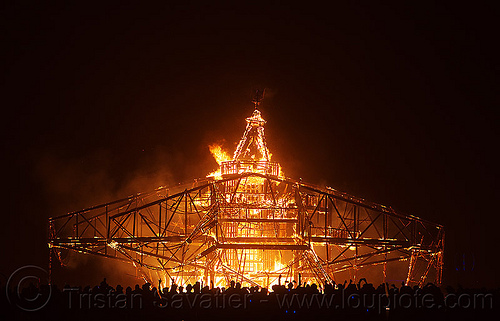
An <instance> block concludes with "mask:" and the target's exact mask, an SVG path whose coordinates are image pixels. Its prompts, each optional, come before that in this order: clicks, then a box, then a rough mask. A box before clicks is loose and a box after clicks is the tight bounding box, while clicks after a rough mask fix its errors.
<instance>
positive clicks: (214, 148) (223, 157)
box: [208, 144, 232, 165]
mask: <svg viewBox="0 0 500 321" xmlns="http://www.w3.org/2000/svg"><path fill="white" fill-rule="evenodd" d="M208 148H209V149H210V153H212V156H213V157H214V158H215V161H216V162H217V164H219V165H221V164H222V162H225V161H230V160H231V159H232V158H231V156H229V154H228V153H227V152H226V151H224V150H222V146H221V145H219V144H212V145H208Z"/></svg>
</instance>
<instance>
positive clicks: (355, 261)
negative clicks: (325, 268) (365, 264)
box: [353, 206, 359, 282]
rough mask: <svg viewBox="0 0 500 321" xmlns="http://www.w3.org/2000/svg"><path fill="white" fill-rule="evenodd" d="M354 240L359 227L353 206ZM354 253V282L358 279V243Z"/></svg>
mask: <svg viewBox="0 0 500 321" xmlns="http://www.w3.org/2000/svg"><path fill="white" fill-rule="evenodd" d="M353 213H354V238H355V239H357V238H358V225H359V210H358V207H357V206H354V210H353ZM355 246H356V252H355V254H354V281H355V282H356V280H357V279H358V242H356V245H355Z"/></svg>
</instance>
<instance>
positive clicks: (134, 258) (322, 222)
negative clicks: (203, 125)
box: [49, 100, 444, 287]
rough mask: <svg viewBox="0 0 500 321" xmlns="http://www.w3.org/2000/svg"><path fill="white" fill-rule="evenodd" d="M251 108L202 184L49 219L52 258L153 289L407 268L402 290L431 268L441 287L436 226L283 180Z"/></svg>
mask: <svg viewBox="0 0 500 321" xmlns="http://www.w3.org/2000/svg"><path fill="white" fill-rule="evenodd" d="M258 102H259V100H256V101H254V103H255V110H254V111H253V113H252V115H251V116H250V117H248V118H246V123H247V124H246V128H245V131H244V134H243V136H242V138H241V139H240V141H239V143H238V145H237V147H236V149H235V151H234V153H233V155H232V156H230V155H231V154H230V153H229V151H227V150H225V149H224V148H223V146H222V145H221V144H211V145H209V146H208V149H209V150H210V152H211V153H212V155H213V157H214V159H215V161H216V162H217V164H218V165H219V168H218V169H217V170H215V171H214V172H212V173H210V174H208V175H207V177H206V179H202V180H195V181H194V182H193V183H189V184H186V185H179V186H175V187H171V188H167V187H161V188H158V189H157V190H155V191H154V192H152V193H144V194H137V195H135V196H132V197H129V198H125V199H122V200H118V201H114V202H109V203H106V204H102V205H99V206H94V207H92V208H88V209H85V210H81V211H78V212H72V213H68V214H66V215H62V216H59V217H56V218H51V219H50V220H49V225H50V231H51V234H50V238H49V240H50V242H49V247H50V249H51V251H60V250H64V249H66V250H73V251H77V252H79V253H91V254H96V255H100V256H105V257H109V258H117V259H120V260H122V261H123V260H125V261H128V262H130V263H132V264H133V266H134V267H135V268H136V269H137V270H138V271H140V272H141V273H142V276H143V277H145V278H146V279H147V280H148V281H150V283H151V282H156V281H154V280H158V279H161V280H162V282H161V284H160V287H163V286H169V285H170V284H172V282H174V283H176V284H178V285H183V286H184V285H186V284H188V283H191V284H193V283H195V282H197V281H200V280H203V283H204V284H207V285H208V284H211V283H213V284H214V285H215V286H227V285H228V284H229V283H230V282H231V281H232V280H234V281H236V282H240V283H242V284H244V285H245V286H255V285H258V286H262V287H271V286H272V285H274V284H276V283H279V282H282V283H285V282H293V281H294V280H295V281H298V282H301V281H302V284H304V283H306V282H315V283H318V284H321V283H324V282H333V281H334V280H335V277H336V275H337V276H338V275H340V277H341V278H343V279H347V280H348V279H356V277H357V274H358V271H359V270H360V269H361V268H366V270H365V271H368V269H374V268H376V267H375V266H376V265H381V264H383V265H384V266H383V269H379V270H380V271H383V277H384V279H385V275H386V274H385V271H386V265H387V263H388V262H393V263H391V264H397V263H396V262H400V261H404V260H410V263H409V268H408V274H407V276H406V279H407V281H406V282H407V283H409V282H415V281H414V280H415V279H416V277H417V276H419V273H420V272H419V271H427V272H425V274H424V275H423V276H422V277H421V278H420V279H419V281H418V282H424V281H425V278H426V277H427V274H428V271H429V270H430V269H431V267H433V266H435V267H436V269H435V271H436V272H435V276H436V282H437V283H439V282H440V278H441V274H440V273H441V268H442V253H443V252H442V246H443V242H444V241H443V240H444V230H443V229H442V226H440V225H437V224H434V223H430V222H427V221H425V220H421V219H419V218H416V217H414V216H405V215H402V214H399V213H396V212H394V211H393V210H392V209H390V208H388V207H385V206H382V205H379V204H375V203H371V202H367V201H365V200H363V199H360V198H357V197H354V196H352V195H349V194H347V193H342V192H340V191H337V190H335V189H332V188H328V187H326V188H322V187H318V186H314V185H311V184H305V183H302V181H301V180H293V179H291V178H285V177H284V175H283V171H282V170H281V166H280V164H279V163H277V162H273V161H271V156H272V155H271V153H270V152H269V150H268V147H267V143H266V137H265V134H264V125H265V123H266V121H265V120H264V119H263V118H262V116H261V113H260V111H259V110H258V109H257V106H258ZM429 253H430V254H429ZM416 262H417V263H418V262H425V264H427V266H420V265H418V264H420V263H418V264H417V263H416ZM396 267H397V266H396ZM372 271H374V270H370V271H369V273H372ZM342 273H344V274H342ZM367 273H368V272H367ZM281 277H283V279H281Z"/></svg>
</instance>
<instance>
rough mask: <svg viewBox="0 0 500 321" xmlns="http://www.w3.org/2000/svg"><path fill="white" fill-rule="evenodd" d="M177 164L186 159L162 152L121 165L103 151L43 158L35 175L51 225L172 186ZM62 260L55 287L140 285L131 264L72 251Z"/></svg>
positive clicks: (56, 275) (149, 153)
mask: <svg viewBox="0 0 500 321" xmlns="http://www.w3.org/2000/svg"><path fill="white" fill-rule="evenodd" d="M139 156H142V155H141V154H139ZM207 157H210V156H209V152H208V150H207ZM179 163H184V158H183V157H182V155H179V154H177V155H171V154H169V153H167V152H165V151H163V150H161V149H158V150H156V151H154V150H152V151H149V152H145V153H144V156H143V157H142V159H137V157H136V158H135V159H120V157H118V156H117V155H113V154H112V153H111V152H109V151H104V150H99V151H95V152H93V153H91V154H87V155H84V156H82V157H67V156H64V155H58V154H56V153H45V154H42V156H40V157H39V158H38V160H37V164H36V167H35V174H36V176H37V178H38V181H39V183H40V184H39V185H40V187H41V189H42V193H43V196H44V201H45V203H46V205H45V207H46V211H47V217H46V219H48V217H55V216H59V215H63V214H65V213H68V212H72V211H77V210H81V209H84V208H88V207H91V206H94V205H98V204H102V203H105V202H110V201H113V200H116V199H120V198H124V197H127V196H130V195H133V194H136V193H139V192H149V191H152V190H154V189H156V188H157V187H159V186H169V185H173V183H174V182H176V181H177V177H178V176H176V175H174V174H172V173H174V172H175V168H176V167H177V166H178V164H179ZM60 255H61V257H60V258H61V262H62V263H63V265H64V267H63V268H56V269H57V271H55V273H54V276H55V279H54V280H55V282H56V283H57V282H59V283H61V284H64V283H72V284H98V283H96V282H100V281H102V279H103V278H104V277H106V278H107V280H108V283H110V284H118V283H120V284H122V285H133V284H135V283H141V280H139V279H137V278H136V273H135V269H134V268H133V266H132V265H131V264H128V263H123V262H120V261H115V260H110V259H103V258H98V257H95V256H92V255H87V254H81V253H75V252H72V251H61V252H60ZM57 265H58V264H57V263H56V264H54V266H57Z"/></svg>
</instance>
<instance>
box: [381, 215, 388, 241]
mask: <svg viewBox="0 0 500 321" xmlns="http://www.w3.org/2000/svg"><path fill="white" fill-rule="evenodd" d="M382 224H383V225H384V230H383V232H382V233H383V234H384V235H383V239H384V240H386V239H387V238H388V235H387V213H383V214H382Z"/></svg>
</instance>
